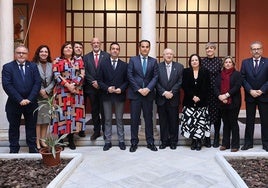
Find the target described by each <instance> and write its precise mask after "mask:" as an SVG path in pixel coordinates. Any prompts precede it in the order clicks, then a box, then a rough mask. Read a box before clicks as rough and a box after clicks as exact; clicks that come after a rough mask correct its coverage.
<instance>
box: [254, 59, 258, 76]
mask: <svg viewBox="0 0 268 188" xmlns="http://www.w3.org/2000/svg"><path fill="white" fill-rule="evenodd" d="M254 61H255V66H254V70H255V73H257V71H258V68H259V64H258V62H259V61H258V60H257V59H255V60H254Z"/></svg>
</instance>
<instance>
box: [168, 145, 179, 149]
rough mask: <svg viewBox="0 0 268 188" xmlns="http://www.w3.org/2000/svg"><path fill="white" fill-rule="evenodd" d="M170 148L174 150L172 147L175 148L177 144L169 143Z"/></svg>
mask: <svg viewBox="0 0 268 188" xmlns="http://www.w3.org/2000/svg"><path fill="white" fill-rule="evenodd" d="M169 147H170V149H172V150H174V149H177V144H170V146H169Z"/></svg>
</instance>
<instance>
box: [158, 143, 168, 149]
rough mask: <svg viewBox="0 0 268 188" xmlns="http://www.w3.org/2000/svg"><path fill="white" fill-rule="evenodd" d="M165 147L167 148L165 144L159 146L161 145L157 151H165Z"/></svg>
mask: <svg viewBox="0 0 268 188" xmlns="http://www.w3.org/2000/svg"><path fill="white" fill-rule="evenodd" d="M166 147H167V145H166V144H161V145H160V146H159V149H166Z"/></svg>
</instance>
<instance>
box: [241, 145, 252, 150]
mask: <svg viewBox="0 0 268 188" xmlns="http://www.w3.org/2000/svg"><path fill="white" fill-rule="evenodd" d="M250 148H253V146H250V145H244V146H242V148H241V150H248V149H250Z"/></svg>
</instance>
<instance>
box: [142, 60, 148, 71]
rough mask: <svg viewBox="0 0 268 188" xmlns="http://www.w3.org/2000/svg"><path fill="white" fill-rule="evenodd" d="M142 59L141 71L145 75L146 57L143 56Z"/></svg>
mask: <svg viewBox="0 0 268 188" xmlns="http://www.w3.org/2000/svg"><path fill="white" fill-rule="evenodd" d="M142 59H143V61H142V71H143V75H145V74H146V68H147V63H146V57H143V58H142Z"/></svg>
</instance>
